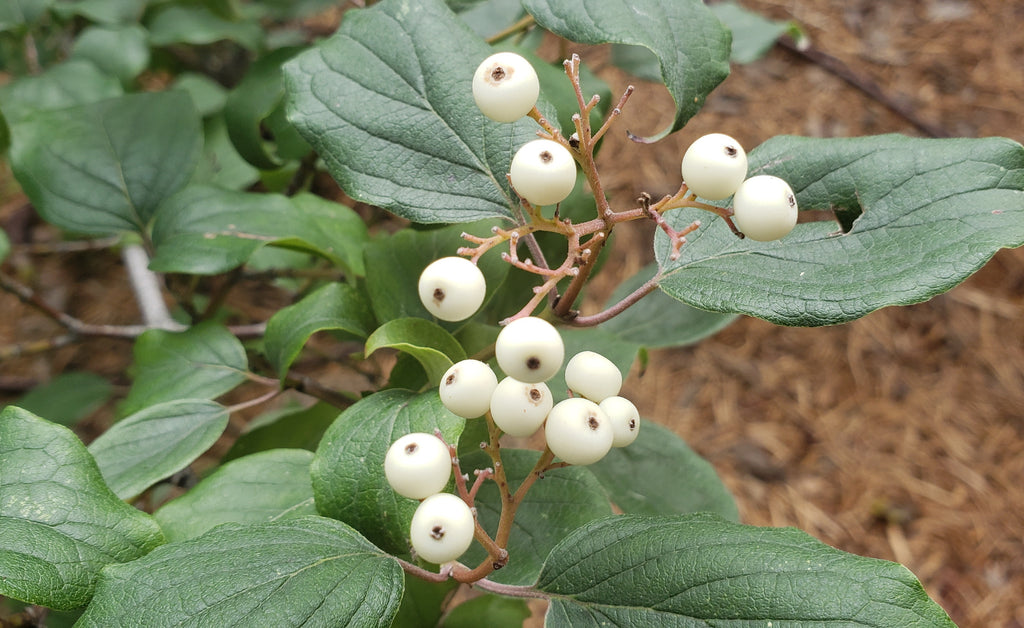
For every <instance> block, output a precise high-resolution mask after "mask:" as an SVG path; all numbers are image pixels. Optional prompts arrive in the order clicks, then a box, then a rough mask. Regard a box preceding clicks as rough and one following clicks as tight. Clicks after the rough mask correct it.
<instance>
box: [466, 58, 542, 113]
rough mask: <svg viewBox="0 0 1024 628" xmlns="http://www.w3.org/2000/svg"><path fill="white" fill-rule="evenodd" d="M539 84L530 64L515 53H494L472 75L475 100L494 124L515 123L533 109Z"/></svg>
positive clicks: (538, 92)
mask: <svg viewBox="0 0 1024 628" xmlns="http://www.w3.org/2000/svg"><path fill="white" fill-rule="evenodd" d="M539 95H540V81H539V80H538V79H537V72H536V71H535V70H534V69H533V66H532V65H530V62H529V61H527V60H526V59H524V58H522V57H521V56H519V55H517V54H516V53H514V52H499V53H496V54H493V55H491V56H489V57H487V58H486V59H484V61H483V63H481V64H480V65H479V66H478V67H477V69H476V73H475V74H473V100H475V101H476V106H477V107H479V108H480V111H481V112H482V113H483V114H484V115H485V116H487V117H488V118H490V119H491V120H494V121H495V122H515V121H516V120H518V119H519V118H522V117H523V116H525V115H526V114H528V113H529V112H530V110H531V109H533V106H534V105H536V104H537V97H538V96H539Z"/></svg>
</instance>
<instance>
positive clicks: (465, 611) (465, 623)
mask: <svg viewBox="0 0 1024 628" xmlns="http://www.w3.org/2000/svg"><path fill="white" fill-rule="evenodd" d="M529 616H530V607H528V606H527V605H526V601H525V600H522V599H514V598H507V597H498V596H497V595H481V596H480V597H475V598H473V599H471V600H468V601H466V602H463V603H462V604H459V605H458V606H456V607H455V608H454V609H453V610H452V612H450V613H448V615H446V616H445V618H444V621H443V622H442V623H441V626H442V627H443V628H477V626H487V628H521V627H522V625H523V622H525V621H526V619H527V618H528V617H529Z"/></svg>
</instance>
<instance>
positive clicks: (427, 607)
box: [391, 576, 459, 628]
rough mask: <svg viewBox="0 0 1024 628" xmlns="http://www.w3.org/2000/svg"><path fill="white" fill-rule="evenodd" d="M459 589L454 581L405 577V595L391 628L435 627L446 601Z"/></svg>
mask: <svg viewBox="0 0 1024 628" xmlns="http://www.w3.org/2000/svg"><path fill="white" fill-rule="evenodd" d="M458 587H459V583H458V582H456V581H455V580H451V579H449V580H445V581H444V582H427V581H426V580H421V579H419V578H416V577H412V576H406V578H405V595H404V596H402V605H401V606H400V607H399V608H398V614H396V615H395V618H394V620H393V621H392V622H391V628H422V627H423V626H437V625H438V622H439V621H440V619H441V613H442V611H444V610H445V609H444V607H445V603H446V600H447V599H448V598H449V597H450V596H451V595H452V594H453V592H454V590H455V589H457V588H458Z"/></svg>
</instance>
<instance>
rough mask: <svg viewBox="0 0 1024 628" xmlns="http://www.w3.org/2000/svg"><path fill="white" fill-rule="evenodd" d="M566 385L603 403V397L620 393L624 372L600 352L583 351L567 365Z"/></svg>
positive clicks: (588, 397) (594, 400) (579, 393)
mask: <svg viewBox="0 0 1024 628" xmlns="http://www.w3.org/2000/svg"><path fill="white" fill-rule="evenodd" d="M565 385H566V386H568V387H569V389H570V390H572V391H573V392H574V393H576V394H578V395H582V396H584V397H586V398H587V399H590V400H591V401H593V402H594V403H601V400H602V399H604V398H606V397H612V396H614V395H617V394H619V390H620V389H621V388H622V373H621V372H620V371H619V368H618V367H617V366H615V364H613V363H612V361H611V360H609V359H608V358H606V357H604V356H603V355H601V354H600V353H595V352H593V351H581V352H579V353H577V354H576V355H574V356H572V358H571V359H570V360H569V362H568V363H567V364H566V365H565Z"/></svg>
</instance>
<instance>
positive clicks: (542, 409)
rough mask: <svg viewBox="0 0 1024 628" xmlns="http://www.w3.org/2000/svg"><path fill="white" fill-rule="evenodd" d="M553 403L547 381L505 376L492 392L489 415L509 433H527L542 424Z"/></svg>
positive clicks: (528, 434)
mask: <svg viewBox="0 0 1024 628" xmlns="http://www.w3.org/2000/svg"><path fill="white" fill-rule="evenodd" d="M554 403H555V402H554V399H553V398H552V396H551V390H549V389H548V387H547V384H543V383H538V384H527V383H525V382H521V381H519V380H518V379H514V378H512V377H506V378H505V379H503V380H501V381H500V382H498V387H497V388H495V389H494V394H493V395H491V418H492V419H494V423H495V425H497V426H498V427H500V428H501V431H503V432H505V433H506V434H508V435H510V436H522V437H525V436H530V435H531V434H533V433H534V432H536V431H537V430H538V429H540V426H541V425H543V424H544V419H545V418H546V417H547V416H548V412H550V411H551V408H552V407H553V406H554Z"/></svg>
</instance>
